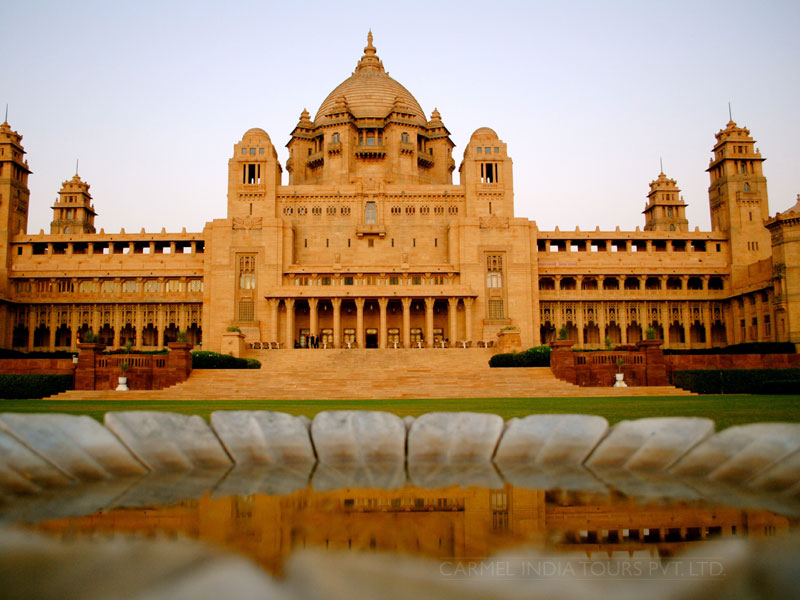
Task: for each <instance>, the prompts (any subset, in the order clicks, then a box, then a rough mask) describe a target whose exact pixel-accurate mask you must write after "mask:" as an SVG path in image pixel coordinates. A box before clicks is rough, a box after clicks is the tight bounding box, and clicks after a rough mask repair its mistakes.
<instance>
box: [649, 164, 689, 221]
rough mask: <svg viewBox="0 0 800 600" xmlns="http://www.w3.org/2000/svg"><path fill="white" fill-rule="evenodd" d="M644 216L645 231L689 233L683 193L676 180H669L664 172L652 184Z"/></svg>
mask: <svg viewBox="0 0 800 600" xmlns="http://www.w3.org/2000/svg"><path fill="white" fill-rule="evenodd" d="M643 214H644V230H645V231H689V221H688V220H687V219H686V203H685V202H684V201H683V196H681V191H680V190H679V189H678V186H677V184H676V183H675V180H674V179H668V178H667V176H666V175H664V172H663V171H662V172H661V173H659V174H658V178H657V179H654V180H653V181H651V182H650V193H649V194H647V206H645V208H644V211H643Z"/></svg>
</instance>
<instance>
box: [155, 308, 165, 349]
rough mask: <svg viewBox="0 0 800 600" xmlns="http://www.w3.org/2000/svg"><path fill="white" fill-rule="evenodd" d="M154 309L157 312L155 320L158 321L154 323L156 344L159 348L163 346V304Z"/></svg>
mask: <svg viewBox="0 0 800 600" xmlns="http://www.w3.org/2000/svg"><path fill="white" fill-rule="evenodd" d="M156 311H157V312H158V315H157V316H156V321H158V323H157V325H156V334H157V339H156V346H158V347H159V348H163V347H164V320H165V319H164V305H163V304H159V305H158V308H157V309H156Z"/></svg>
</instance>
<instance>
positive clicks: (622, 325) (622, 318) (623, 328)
mask: <svg viewBox="0 0 800 600" xmlns="http://www.w3.org/2000/svg"><path fill="white" fill-rule="evenodd" d="M628 241H630V240H628ZM617 317H618V318H619V342H620V344H627V343H628V303H627V302H620V303H619V312H618V314H617Z"/></svg>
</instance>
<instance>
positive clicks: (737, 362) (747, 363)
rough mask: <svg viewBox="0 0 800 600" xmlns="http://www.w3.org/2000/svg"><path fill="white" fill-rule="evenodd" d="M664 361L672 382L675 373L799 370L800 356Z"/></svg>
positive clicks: (671, 356) (679, 356)
mask: <svg viewBox="0 0 800 600" xmlns="http://www.w3.org/2000/svg"><path fill="white" fill-rule="evenodd" d="M664 361H665V362H666V365H667V372H668V374H669V379H670V381H672V373H673V372H674V371H691V370H695V369H791V368H798V367H800V354H668V355H666V356H665V357H664Z"/></svg>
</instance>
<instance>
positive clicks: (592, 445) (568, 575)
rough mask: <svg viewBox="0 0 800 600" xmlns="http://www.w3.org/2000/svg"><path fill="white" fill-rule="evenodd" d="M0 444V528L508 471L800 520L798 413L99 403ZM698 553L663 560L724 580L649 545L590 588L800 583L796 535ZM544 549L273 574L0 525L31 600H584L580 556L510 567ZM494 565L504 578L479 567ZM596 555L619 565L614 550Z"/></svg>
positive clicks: (19, 417) (535, 483) (565, 485)
mask: <svg viewBox="0 0 800 600" xmlns="http://www.w3.org/2000/svg"><path fill="white" fill-rule="evenodd" d="M0 449H1V450H2V456H3V468H2V469H0V493H2V496H3V499H4V505H3V506H4V511H3V513H2V516H0V522H4V523H5V524H11V523H18V522H29V521H36V520H41V519H48V518H50V519H52V518H64V517H69V516H78V515H86V514H91V513H93V512H95V511H97V510H101V509H106V508H108V509H112V508H114V507H120V506H149V505H152V504H170V503H174V502H178V501H181V500H186V499H190V498H199V497H201V496H203V495H205V494H207V493H208V492H212V493H213V494H215V495H216V496H220V495H237V494H238V495H249V494H259V493H261V494H271V495H272V494H290V493H292V492H293V491H295V490H298V489H302V488H305V487H307V486H308V485H309V484H310V485H312V486H313V487H314V488H315V489H317V490H334V489H344V488H383V489H394V488H397V487H401V486H403V485H404V484H407V483H410V484H412V485H415V486H418V487H422V488H430V489H432V488H441V487H446V486H451V485H460V486H470V485H480V486H484V487H488V488H491V489H498V488H501V487H503V485H504V481H505V482H508V483H511V484H512V485H513V486H515V487H520V488H530V489H539V490H557V489H561V490H567V491H569V490H572V491H575V492H589V493H604V492H605V493H606V494H613V495H615V496H619V495H623V496H627V497H633V498H640V499H646V500H648V501H654V500H657V499H663V498H665V497H668V498H671V499H674V500H678V501H680V500H686V501H689V502H693V503H695V502H698V501H711V502H717V503H722V504H724V505H727V506H740V507H743V508H753V509H756V508H762V509H766V510H770V511H777V512H779V513H781V514H786V515H795V516H796V515H797V514H800V505H799V504H798V502H800V483H798V482H800V461H798V460H797V457H798V456H799V455H800V424H788V423H756V424H750V425H742V426H737V427H731V428H729V429H726V430H724V431H721V432H718V433H715V432H714V424H713V422H712V421H710V420H708V419H703V418H677V417H672V418H647V419H639V420H635V421H621V422H619V423H617V424H616V425H614V426H613V427H609V426H608V423H607V421H606V420H605V419H604V418H603V417H599V416H589V415H531V416H528V417H525V418H521V419H518V418H514V419H511V420H509V421H506V422H504V421H503V419H502V418H501V417H499V416H497V415H491V414H476V413H430V414H425V415H422V416H420V417H418V418H416V419H415V418H412V417H406V418H405V419H401V418H400V417H397V416H395V415H393V414H389V413H382V412H355V411H326V412H322V413H319V414H317V415H316V416H315V417H314V419H313V421H312V420H309V419H307V418H305V417H294V416H291V415H288V414H284V413H274V412H258V411H255V412H250V411H231V412H227V411H222V412H214V413H212V415H211V418H210V423H208V422H206V421H205V420H203V419H202V418H200V417H197V416H186V415H178V414H172V413H163V412H112V413H107V414H106V415H105V426H104V425H101V424H100V423H98V422H97V421H95V420H93V419H91V418H89V417H86V416H69V415H63V414H35V415H34V414H14V413H4V414H0ZM79 484H82V485H79ZM699 551H700V553H695V554H694V555H692V554H691V552H689V553H687V554H685V555H681V556H680V557H674V558H675V559H677V558H680V559H686V560H687V561H688V560H691V559H692V558H697V562H696V564H697V565H699V564H700V562H702V561H705V563H703V564H707V563H708V560H709V557H713V558H714V560H715V561H716V563H715V564H719V565H720V568H722V569H723V571H724V575H725V576H724V577H711V578H709V577H699V576H698V577H691V576H686V574H685V573H684V574H681V573H673V574H668V573H666V572H665V571H663V568H664V565H663V564H662V563H661V562H658V561H656V562H655V563H654V562H653V560H654V559H652V557H651V559H650V562H649V563H648V564H649V565H650V566H651V567H652V566H653V565H655V566H657V567H658V569H659V570H658V572H657V573H655V574H653V573H652V572H651V573H650V574H649V575H648V573H647V572H646V571H645V572H644V573H631V574H630V576H627V575H626V578H624V579H623V580H620V581H619V582H617V581H613V579H614V578H613V577H612V578H611V580H609V581H602V582H600V581H599V582H598V583H597V584H596V585H599V584H600V583H602V584H603V587H602V589H603V590H605V591H606V592H611V591H613V593H614V595H615V596H617V597H623V598H640V597H642V596H647V597H650V598H655V599H662V598H663V599H665V600H666V599H667V598H670V599H671V598H687V599H695V598H697V599H700V598H707V597H710V596H717V597H731V596H736V597H748V598H750V597H761V596H741V594H738V595H737V594H736V593H735V592H737V590H739V591H740V590H742V589H759V588H758V586H761V587H762V588H764V587H766V588H769V589H771V590H773V591H774V592H775V594H774V595H773V596H770V597H787V598H788V597H797V596H798V594H800V584H799V583H798V581H799V580H798V579H797V578H796V577H794V570H795V567H794V565H795V564H796V562H795V561H796V560H797V557H798V556H799V555H800V544H798V542H797V540H796V539H795V540H792V538H791V536H789V537H788V538H785V539H783V540H781V539H777V538H776V539H766V540H763V541H761V542H759V541H753V540H747V539H746V538H743V539H733V540H730V539H729V540H722V541H719V542H709V543H708V545H705V544H704V546H703V547H702V548H699ZM541 552H542V551H541V545H534V546H529V547H526V548H524V549H522V550H519V549H518V550H517V551H516V553H515V554H514V555H499V556H497V557H490V558H489V559H487V562H485V563H482V562H480V561H479V560H478V559H475V560H474V561H473V563H474V566H475V573H472V572H469V573H466V572H465V573H464V574H463V576H461V577H459V578H457V579H453V578H450V577H449V576H448V577H445V575H446V574H444V573H443V571H442V568H443V564H444V563H443V562H442V561H439V562H438V563H437V562H436V561H425V560H423V559H418V558H410V557H404V556H397V555H367V554H363V553H353V552H346V553H336V552H330V553H321V552H319V551H308V550H306V551H303V550H298V552H297V554H296V556H295V555H293V556H292V557H291V558H290V560H289V563H288V566H287V574H286V577H285V578H284V579H283V580H282V581H278V580H275V579H272V578H271V577H269V576H268V575H266V574H264V573H263V572H261V571H259V570H258V569H257V568H256V567H255V566H254V565H252V564H251V563H249V562H248V561H246V560H244V559H241V558H235V557H233V556H231V555H227V554H224V553H220V552H218V551H213V550H210V549H208V548H207V547H205V546H203V545H199V544H196V543H192V542H191V541H188V540H177V541H170V540H166V539H146V540H145V539H133V538H127V537H122V536H119V537H117V538H116V539H111V538H109V537H102V538H93V539H91V540H87V541H83V540H81V539H77V540H76V539H73V538H72V537H70V539H69V540H68V541H66V542H65V541H61V540H58V539H53V538H50V537H45V536H40V535H37V534H34V533H31V532H26V531H23V530H19V529H16V530H14V529H8V528H5V529H2V528H0V564H9V565H11V564H13V565H15V569H16V571H15V575H14V577H8V578H6V580H5V581H4V586H5V587H4V592H5V593H6V594H10V595H9V597H28V595H29V592H30V590H31V589H36V590H37V597H40V598H62V597H89V596H91V597H104V596H107V595H109V594H112V591H117V590H119V589H120V587H119V586H121V585H123V584H124V585H125V586H126V588H125V589H126V592H128V593H132V590H134V591H136V592H137V595H135V597H137V598H140V597H141V598H145V597H147V598H184V597H186V598H189V597H191V598H196V599H201V600H203V599H206V598H218V597H219V596H220V594H221V592H222V591H224V593H225V597H226V598H231V599H233V598H237V599H238V598H253V597H274V598H282V599H283V598H309V599H316V598H319V599H322V598H326V599H330V598H334V599H339V598H341V599H342V600H344V599H347V600H351V599H352V598H378V597H386V596H385V595H384V594H383V592H385V591H386V590H387V589H391V590H393V591H394V592H395V593H394V595H392V597H398V598H399V597H436V598H453V599H455V598H459V599H464V598H476V599H483V598H486V599H487V600H488V599H489V598H492V599H496V598H508V599H509V600H511V599H512V598H514V599H516V598H532V599H534V600H535V599H537V598H553V597H558V598H567V599H572V598H576V599H577V598H588V597H594V593H596V592H597V590H598V588H596V587H595V588H592V587H586V585H587V584H586V581H584V580H581V578H580V572H579V571H575V570H574V569H578V568H580V564H578V563H575V564H572V563H570V564H569V566H571V570H570V571H568V572H563V573H562V572H559V573H556V574H553V575H551V576H547V577H540V576H532V575H530V574H529V575H528V576H525V575H523V574H521V572H519V573H518V572H517V571H518V570H519V569H523V568H524V567H525V565H530V564H539V563H540V562H541V561H542V560H548V561H550V562H551V563H552V562H553V561H554V560H556V559H555V558H554V557H553V555H552V553H551V554H548V555H544V554H542V553H541ZM626 553H627V552H626ZM515 557H516V558H515ZM470 560H472V559H470ZM559 560H565V561H575V560H580V561H582V563H583V565H584V568H585V567H586V561H587V557H586V555H585V554H584V555H582V556H580V557H579V558H576V557H575V555H566V558H564V559H559ZM497 561H502V564H501V566H502V567H503V568H504V569H505V571H504V573H505V576H504V577H501V578H498V577H493V576H492V572H488V571H487V572H484V568H487V569H488V568H491V566H492V564H494V563H496V562H497ZM678 562H680V561H678ZM448 564H450V565H451V566H452V563H448ZM559 564H561V565H562V566H563V565H564V564H566V563H563V562H562V563H559ZM625 564H627V565H628V566H629V567H630V563H625ZM637 564H638V563H637ZM670 564H677V563H674V561H671V563H670ZM682 564H688V563H686V562H685V561H684V563H682ZM693 564H694V563H693ZM592 565H594V567H603V568H606V569H610V568H614V569H619V568H622V567H624V566H625V565H621V564H616V563H612V562H611V559H610V558H609V559H608V562H607V563H606V562H603V563H594V562H593V563H592ZM495 566H496V565H495ZM604 572H605V573H608V572H610V571H604ZM41 573H46V574H47V577H42V576H41ZM576 573H577V574H576ZM445 579H448V580H447V581H446V580H445ZM606 579H608V578H606ZM645 585H646V586H647V587H646V589H645V588H644V587H642V586H645ZM65 586H66V587H65ZM131 586H132V587H131ZM609 586H611V587H609ZM623 586H628V587H623ZM754 586H756V587H754ZM587 590H591V592H593V593H592V594H590V593H589V592H587ZM46 592H49V593H46ZM79 592H80V593H79ZM90 592H91V593H90ZM623 592H624V593H623ZM112 595H113V594H112ZM131 597H133V596H131Z"/></svg>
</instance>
